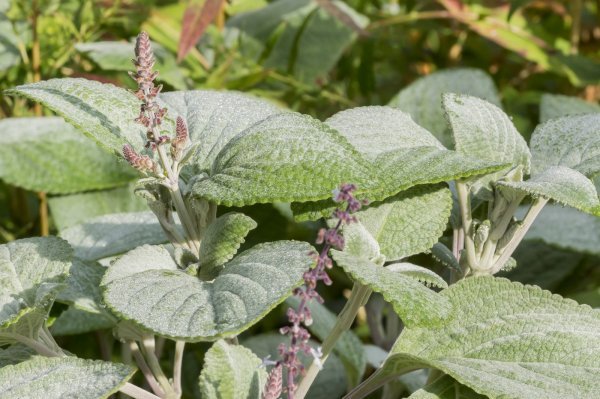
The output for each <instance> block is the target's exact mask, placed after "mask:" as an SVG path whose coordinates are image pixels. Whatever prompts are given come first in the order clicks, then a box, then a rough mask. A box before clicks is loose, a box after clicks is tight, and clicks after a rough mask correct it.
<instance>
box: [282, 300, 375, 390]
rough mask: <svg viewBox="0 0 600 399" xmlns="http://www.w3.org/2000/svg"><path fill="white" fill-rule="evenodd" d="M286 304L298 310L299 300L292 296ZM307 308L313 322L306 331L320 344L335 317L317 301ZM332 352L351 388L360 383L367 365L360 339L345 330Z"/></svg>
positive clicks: (328, 331) (330, 328)
mask: <svg viewBox="0 0 600 399" xmlns="http://www.w3.org/2000/svg"><path fill="white" fill-rule="evenodd" d="M286 302H287V304H289V305H290V306H291V307H292V308H294V309H298V305H299V304H300V299H299V298H298V297H296V296H292V297H289V298H288V299H287V301H286ZM307 306H308V309H309V310H310V314H311V317H312V320H313V321H312V323H311V325H310V326H308V329H309V330H310V332H311V333H312V334H313V335H314V336H315V337H317V338H319V339H320V340H321V342H322V341H324V340H325V338H327V336H328V335H329V334H330V333H331V331H332V330H333V327H334V325H335V322H336V320H337V316H336V314H335V313H333V312H332V311H330V310H329V309H327V308H326V307H325V306H324V305H322V304H320V303H319V302H317V301H310V302H309V303H308V305H307ZM333 352H334V353H335V354H336V355H337V356H338V357H339V358H340V360H341V361H342V363H343V364H344V368H345V369H346V374H347V375H348V380H349V381H348V382H349V385H350V386H351V387H352V386H355V385H357V384H358V383H359V382H360V381H361V379H362V376H363V374H364V372H365V368H366V365H367V356H366V354H365V349H364V346H363V344H362V342H360V339H359V338H358V337H357V336H356V334H354V332H352V330H347V331H345V332H344V333H343V334H342V335H341V336H340V337H339V339H338V340H337V342H336V343H335V346H334V347H333Z"/></svg>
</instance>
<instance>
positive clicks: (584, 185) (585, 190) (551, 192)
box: [498, 166, 600, 215]
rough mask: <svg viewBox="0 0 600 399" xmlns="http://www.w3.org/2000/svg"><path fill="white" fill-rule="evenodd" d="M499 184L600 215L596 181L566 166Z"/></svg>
mask: <svg viewBox="0 0 600 399" xmlns="http://www.w3.org/2000/svg"><path fill="white" fill-rule="evenodd" d="M498 184H499V185H500V186H501V187H510V188H512V189H515V190H518V191H522V192H524V193H526V194H530V195H533V196H538V195H541V196H543V197H546V198H549V199H552V200H554V201H556V202H558V203H561V204H564V205H568V206H571V207H573V208H576V209H579V210H582V211H584V212H588V213H591V214H596V215H600V201H598V193H597V192H596V187H595V186H594V183H592V181H591V180H590V179H588V178H587V177H585V176H584V175H582V174H581V173H579V172H577V171H576V170H573V169H571V168H568V167H566V166H552V167H550V168H549V169H547V170H545V171H544V172H542V173H540V174H538V175H534V176H532V177H531V179H529V180H527V181H521V182H510V181H500V182H498Z"/></svg>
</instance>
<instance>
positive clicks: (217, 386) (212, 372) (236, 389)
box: [199, 340, 267, 399]
mask: <svg viewBox="0 0 600 399" xmlns="http://www.w3.org/2000/svg"><path fill="white" fill-rule="evenodd" d="M261 364H262V360H260V359H259V358H258V357H256V355H255V354H254V353H252V351H251V350H250V349H248V348H244V347H243V346H241V345H230V344H228V343H226V342H225V341H223V340H219V341H217V342H215V344H214V345H213V346H212V347H211V348H210V349H209V350H208V352H206V355H205V357H204V367H203V368H202V373H201V374H200V381H199V384H200V393H201V394H202V397H203V398H214V399H254V398H259V397H261V395H262V391H263V387H264V386H265V383H266V381H267V372H266V370H265V368H264V367H260V365H261Z"/></svg>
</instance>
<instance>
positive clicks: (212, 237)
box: [200, 212, 256, 280]
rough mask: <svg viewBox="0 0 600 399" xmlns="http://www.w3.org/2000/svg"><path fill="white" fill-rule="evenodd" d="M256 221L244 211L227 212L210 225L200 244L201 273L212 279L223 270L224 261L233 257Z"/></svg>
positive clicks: (204, 276)
mask: <svg viewBox="0 0 600 399" xmlns="http://www.w3.org/2000/svg"><path fill="white" fill-rule="evenodd" d="M255 228H256V222H255V221H254V220H252V218H250V217H248V216H246V215H244V214H242V213H234V212H231V213H226V214H225V215H222V216H219V217H218V218H217V219H216V220H215V221H214V222H213V223H211V224H210V225H209V226H208V229H206V233H205V235H204V238H203V239H202V244H200V273H201V275H202V277H203V279H204V280H212V279H213V278H215V277H216V275H217V274H219V271H220V270H222V267H220V266H223V263H225V262H227V261H228V260H229V259H231V258H233V256H234V255H235V253H236V252H237V250H238V249H239V248H240V245H241V244H242V243H243V242H244V238H245V237H246V235H248V232H249V231H250V230H253V229H255Z"/></svg>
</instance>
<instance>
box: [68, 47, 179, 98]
mask: <svg viewBox="0 0 600 399" xmlns="http://www.w3.org/2000/svg"><path fill="white" fill-rule="evenodd" d="M134 46H135V45H134V44H133V43H127V42H116V41H112V42H111V41H104V42H91V43H77V44H76V45H75V49H76V50H77V51H79V52H80V53H82V54H85V55H86V56H87V57H89V58H90V59H91V60H92V61H94V62H95V63H96V64H97V65H98V66H99V67H100V68H101V69H102V70H103V71H124V72H127V71H131V70H132V69H133V68H134V66H133V64H132V63H131V59H132V58H133V54H134ZM152 50H153V52H154V59H155V60H156V64H155V69H156V70H157V71H160V74H159V75H158V77H157V80H158V81H162V82H164V83H167V84H169V85H171V86H173V88H174V89H177V90H184V89H185V88H186V83H185V79H184V75H183V71H182V70H180V69H179V68H178V66H177V63H176V62H175V57H174V56H173V54H172V53H171V52H169V51H168V50H166V49H165V48H164V47H163V46H161V45H160V44H158V43H152Z"/></svg>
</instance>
